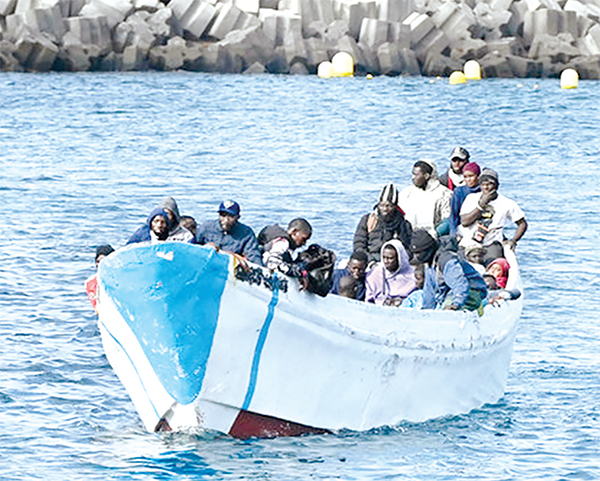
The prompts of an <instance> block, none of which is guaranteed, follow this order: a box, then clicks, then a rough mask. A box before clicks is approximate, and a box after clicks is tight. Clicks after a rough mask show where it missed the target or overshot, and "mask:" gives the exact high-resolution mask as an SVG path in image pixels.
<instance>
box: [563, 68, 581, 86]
mask: <svg viewBox="0 0 600 481" xmlns="http://www.w3.org/2000/svg"><path fill="white" fill-rule="evenodd" d="M578 85H579V74H578V73H577V70H574V69H572V68H568V69H566V70H563V72H562V73H561V74H560V86H561V88H563V89H576V88H577V86H578Z"/></svg>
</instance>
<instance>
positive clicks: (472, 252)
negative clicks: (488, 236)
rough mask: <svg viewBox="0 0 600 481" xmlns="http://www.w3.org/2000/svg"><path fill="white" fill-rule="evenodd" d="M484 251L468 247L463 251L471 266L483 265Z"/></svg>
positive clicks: (477, 247) (476, 247) (475, 247)
mask: <svg viewBox="0 0 600 481" xmlns="http://www.w3.org/2000/svg"><path fill="white" fill-rule="evenodd" d="M484 254H485V252H484V250H483V249H482V248H481V247H479V246H473V247H468V248H466V249H465V257H466V258H467V260H468V261H469V262H472V263H473V264H483V257H484Z"/></svg>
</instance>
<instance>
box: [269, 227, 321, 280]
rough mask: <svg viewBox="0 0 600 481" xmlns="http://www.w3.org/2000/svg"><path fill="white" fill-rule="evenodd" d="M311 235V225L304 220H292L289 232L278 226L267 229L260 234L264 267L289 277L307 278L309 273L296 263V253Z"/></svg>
mask: <svg viewBox="0 0 600 481" xmlns="http://www.w3.org/2000/svg"><path fill="white" fill-rule="evenodd" d="M311 235H312V227H311V225H310V224H309V223H308V221H307V220H306V219H302V218H298V219H294V220H292V221H291V222H290V223H289V224H288V228H287V230H284V229H282V228H281V227H280V226H278V225H277V224H273V225H270V226H267V227H265V228H264V229H263V230H261V231H260V233H259V234H258V243H259V246H260V247H261V248H262V252H263V256H262V260H263V264H264V266H265V267H268V268H269V269H271V270H274V271H275V270H276V271H279V272H281V273H282V274H285V275H287V276H291V277H297V278H306V276H307V275H308V273H307V272H306V270H305V269H304V267H303V265H302V264H301V263H296V262H294V252H295V251H296V249H299V248H300V247H303V246H304V245H305V244H306V242H308V239H310V236H311Z"/></svg>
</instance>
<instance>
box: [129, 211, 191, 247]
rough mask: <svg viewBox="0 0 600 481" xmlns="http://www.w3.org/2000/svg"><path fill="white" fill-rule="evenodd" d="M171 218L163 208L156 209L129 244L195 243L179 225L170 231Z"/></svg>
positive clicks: (188, 233)
mask: <svg viewBox="0 0 600 481" xmlns="http://www.w3.org/2000/svg"><path fill="white" fill-rule="evenodd" d="M170 222H171V221H170V218H169V214H168V212H167V211H166V210H165V209H163V208H162V207H157V208H155V209H154V210H153V211H152V212H150V215H149V216H148V218H147V219H146V223H145V224H144V225H143V226H142V227H140V228H139V229H138V230H136V231H135V232H134V233H133V235H132V236H131V237H130V238H129V240H128V241H127V244H135V243H137V242H152V243H155V242H159V241H175V242H189V243H191V244H193V243H194V236H193V235H192V233H191V232H190V231H188V230H187V229H185V228H183V227H181V226H179V224H177V225H176V226H175V228H174V229H173V230H170V225H171V224H170Z"/></svg>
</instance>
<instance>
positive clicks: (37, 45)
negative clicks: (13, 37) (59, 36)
mask: <svg viewBox="0 0 600 481" xmlns="http://www.w3.org/2000/svg"><path fill="white" fill-rule="evenodd" d="M13 55H14V56H15V58H16V59H17V60H19V62H20V63H21V65H22V66H23V68H25V70H30V71H33V72H48V71H49V70H50V69H51V68H52V65H53V64H54V61H55V60H56V57H57V56H58V47H57V46H56V45H55V44H54V43H53V42H52V41H51V40H50V39H49V38H48V37H47V36H46V35H44V34H43V33H42V34H36V33H33V32H31V31H29V30H26V31H25V32H24V33H23V35H22V36H21V38H19V40H17V42H16V44H15V49H14V53H13Z"/></svg>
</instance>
